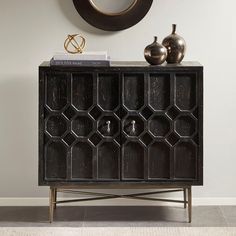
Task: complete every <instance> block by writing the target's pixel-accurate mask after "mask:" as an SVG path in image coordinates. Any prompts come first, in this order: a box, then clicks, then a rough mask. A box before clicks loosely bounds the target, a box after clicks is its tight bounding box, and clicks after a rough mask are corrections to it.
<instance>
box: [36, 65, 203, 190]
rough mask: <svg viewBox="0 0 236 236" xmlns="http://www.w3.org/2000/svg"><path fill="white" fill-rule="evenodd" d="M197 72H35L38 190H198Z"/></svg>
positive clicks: (169, 68)
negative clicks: (42, 187)
mask: <svg viewBox="0 0 236 236" xmlns="http://www.w3.org/2000/svg"><path fill="white" fill-rule="evenodd" d="M202 75H203V68H202V66H201V65H200V64H198V63H194V62H191V63H190V62H189V63H188V62H185V63H182V64H181V65H163V66H147V65H146V64H145V63H135V62H132V63H131V62H129V63H128V62H123V63H120V64H114V65H112V66H111V67H60V66H58V67H56V66H55V67H50V66H49V64H48V63H47V62H45V63H43V64H42V65H41V66H40V67H39V185H48V186H79V185H81V186H83V185H87V186H88V185H91V186H92V185H94V184H95V185H100V186H101V188H102V186H106V184H108V185H109V184H111V183H112V184H113V186H123V185H126V184H134V185H136V186H138V185H139V184H140V186H141V185H142V186H145V185H147V186H149V185H156V186H158V185H164V184H167V185H173V186H175V185H202V181H203V76H202Z"/></svg>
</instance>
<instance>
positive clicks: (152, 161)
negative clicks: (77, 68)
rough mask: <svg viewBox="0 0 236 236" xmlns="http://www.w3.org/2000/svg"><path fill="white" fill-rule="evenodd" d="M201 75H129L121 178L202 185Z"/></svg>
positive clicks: (125, 82)
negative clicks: (199, 124)
mask: <svg viewBox="0 0 236 236" xmlns="http://www.w3.org/2000/svg"><path fill="white" fill-rule="evenodd" d="M197 78H198V77H197V73H173V72H165V73H161V72H155V73H125V74H124V75H123V79H122V90H123V91H122V93H123V96H122V108H123V109H124V111H125V112H124V113H125V117H124V118H123V119H122V179H123V180H146V181H157V182H172V181H180V182H186V181H197V179H198V170H199V169H198V167H199V163H200V158H199V150H198V147H199V132H198V123H199V122H200V120H199V118H198V116H199V112H198V111H199V109H198V108H199V105H198V96H197V93H198V80H197Z"/></svg>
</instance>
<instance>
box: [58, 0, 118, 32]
mask: <svg viewBox="0 0 236 236" xmlns="http://www.w3.org/2000/svg"><path fill="white" fill-rule="evenodd" d="M58 4H59V6H60V8H61V10H62V12H63V14H64V15H65V17H66V18H67V19H68V20H69V21H70V22H71V23H72V24H73V25H74V26H76V27H77V28H78V29H81V30H83V31H85V32H88V33H91V34H96V35H111V34H114V33H115V32H109V31H103V30H100V29H97V28H95V27H93V26H91V25H90V24H88V23H87V22H86V21H85V20H84V19H83V18H82V17H81V16H80V15H79V13H78V12H77V11H76V9H75V7H74V4H73V1H72V0H69V1H68V0H67V1H65V0H58Z"/></svg>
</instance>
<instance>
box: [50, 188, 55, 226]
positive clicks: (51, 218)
mask: <svg viewBox="0 0 236 236" xmlns="http://www.w3.org/2000/svg"><path fill="white" fill-rule="evenodd" d="M54 197H55V189H54V188H53V187H50V195H49V222H50V223H52V222H53V213H54V212H53V211H54Z"/></svg>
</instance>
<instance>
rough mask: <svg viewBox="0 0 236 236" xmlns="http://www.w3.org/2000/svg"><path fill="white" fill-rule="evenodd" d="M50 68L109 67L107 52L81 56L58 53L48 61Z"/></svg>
mask: <svg viewBox="0 0 236 236" xmlns="http://www.w3.org/2000/svg"><path fill="white" fill-rule="evenodd" d="M50 65H51V66H110V58H109V57H108V55H107V52H103V51H101V52H99V51H98V52H84V53H81V54H69V53H58V54H55V55H54V56H53V58H52V59H51V61H50Z"/></svg>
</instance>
